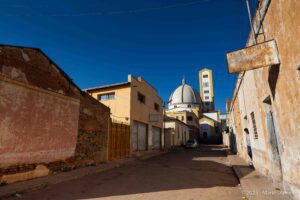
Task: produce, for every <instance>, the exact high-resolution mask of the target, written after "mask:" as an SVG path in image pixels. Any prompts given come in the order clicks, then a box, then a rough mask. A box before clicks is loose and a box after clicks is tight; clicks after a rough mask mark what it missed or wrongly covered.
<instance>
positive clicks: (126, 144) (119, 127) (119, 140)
mask: <svg viewBox="0 0 300 200" xmlns="http://www.w3.org/2000/svg"><path fill="white" fill-rule="evenodd" d="M129 155H130V126H129V125H127V124H122V123H115V122H110V131H109V136H108V160H115V159H120V158H125V157H128V156H129Z"/></svg>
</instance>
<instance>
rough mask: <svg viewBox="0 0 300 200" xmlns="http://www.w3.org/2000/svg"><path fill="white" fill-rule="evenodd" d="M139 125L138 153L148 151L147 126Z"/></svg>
mask: <svg viewBox="0 0 300 200" xmlns="http://www.w3.org/2000/svg"><path fill="white" fill-rule="evenodd" d="M137 124H138V138H137V139H138V151H144V150H147V125H145V124H142V123H137Z"/></svg>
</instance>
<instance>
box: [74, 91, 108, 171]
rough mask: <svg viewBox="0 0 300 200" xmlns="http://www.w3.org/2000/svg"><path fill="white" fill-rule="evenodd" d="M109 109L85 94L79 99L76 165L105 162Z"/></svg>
mask: <svg viewBox="0 0 300 200" xmlns="http://www.w3.org/2000/svg"><path fill="white" fill-rule="evenodd" d="M109 121H110V109H109V108H108V107H106V106H104V105H103V104H101V103H100V102H99V101H97V100H96V99H94V98H93V97H91V96H90V95H88V94H86V93H82V96H81V98H80V115H79V126H78V138H77V145H76V153H75V158H76V161H77V164H78V165H86V164H93V163H99V162H103V161H106V160H107V146H108V134H109Z"/></svg>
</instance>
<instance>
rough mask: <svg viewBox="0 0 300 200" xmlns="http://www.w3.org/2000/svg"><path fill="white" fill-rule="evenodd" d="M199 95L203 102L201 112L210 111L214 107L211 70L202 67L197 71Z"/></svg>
mask: <svg viewBox="0 0 300 200" xmlns="http://www.w3.org/2000/svg"><path fill="white" fill-rule="evenodd" d="M199 86H200V96H201V99H202V102H203V110H202V111H203V112H211V111H214V109H215V102H214V86H213V77H212V71H211V70H210V69H207V68H204V69H202V70H200V71H199Z"/></svg>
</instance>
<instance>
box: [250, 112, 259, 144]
mask: <svg viewBox="0 0 300 200" xmlns="http://www.w3.org/2000/svg"><path fill="white" fill-rule="evenodd" d="M250 115H251V120H252V125H253V133H254V138H255V139H258V134H257V127H256V121H255V116H254V112H252V113H251V114H250Z"/></svg>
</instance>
